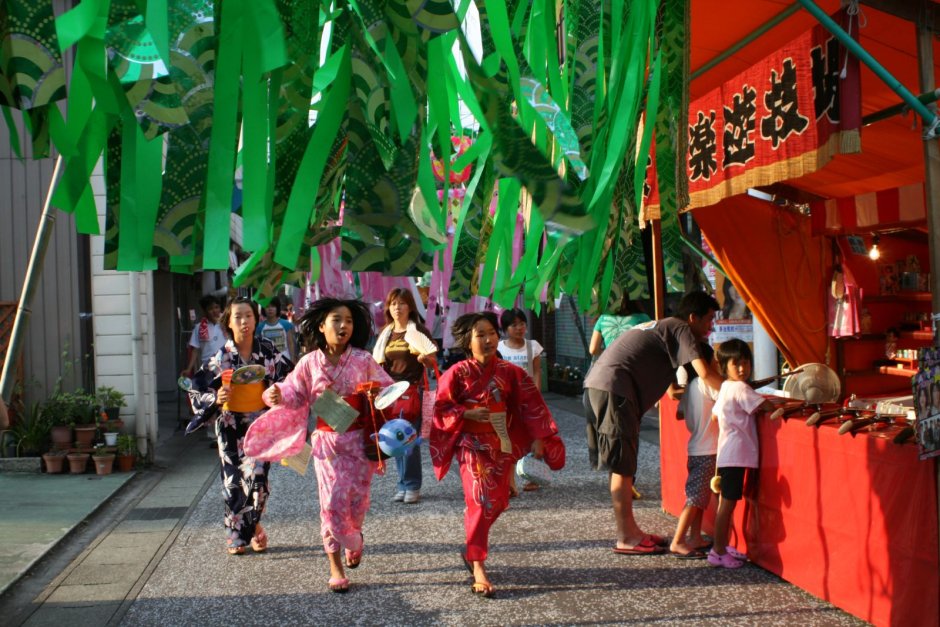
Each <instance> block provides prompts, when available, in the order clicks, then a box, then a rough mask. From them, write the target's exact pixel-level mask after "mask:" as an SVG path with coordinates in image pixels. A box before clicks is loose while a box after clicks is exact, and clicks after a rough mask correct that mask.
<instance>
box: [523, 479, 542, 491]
mask: <svg viewBox="0 0 940 627" xmlns="http://www.w3.org/2000/svg"><path fill="white" fill-rule="evenodd" d="M538 489H539V484H537V483H533V482H531V481H527V482H526V483H525V485H523V486H522V491H523V492H535V491H536V490H538Z"/></svg>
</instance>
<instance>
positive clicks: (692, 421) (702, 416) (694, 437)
mask: <svg viewBox="0 0 940 627" xmlns="http://www.w3.org/2000/svg"><path fill="white" fill-rule="evenodd" d="M679 370H681V371H682V372H685V369H684V368H679ZM717 397H718V393H717V392H715V391H714V390H713V389H711V388H710V387H709V386H708V385H707V384H706V383H705V381H703V380H702V378H701V377H696V378H695V379H694V380H693V381H692V383H690V384H689V385H688V386H687V387H686V389H685V394H683V395H682V400H681V401H679V408H680V409H681V410H682V412H683V413H684V414H685V426H686V428H687V429H688V430H689V456H693V455H714V454H715V452H716V451H717V450H718V422H717V421H715V420H712V408H713V407H714V406H715V399H716V398H717Z"/></svg>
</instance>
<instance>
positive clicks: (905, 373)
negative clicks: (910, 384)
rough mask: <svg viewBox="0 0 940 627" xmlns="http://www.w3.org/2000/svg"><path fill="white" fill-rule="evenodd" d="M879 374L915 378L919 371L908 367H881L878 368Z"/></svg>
mask: <svg viewBox="0 0 940 627" xmlns="http://www.w3.org/2000/svg"><path fill="white" fill-rule="evenodd" d="M878 372H880V373H881V374H890V375H893V376H896V377H908V378H910V377H913V376H914V375H915V374H917V370H916V369H914V368H908V367H906V366H881V367H880V368H878Z"/></svg>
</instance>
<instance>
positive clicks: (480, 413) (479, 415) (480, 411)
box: [463, 407, 490, 422]
mask: <svg viewBox="0 0 940 627" xmlns="http://www.w3.org/2000/svg"><path fill="white" fill-rule="evenodd" d="M463 417H464V419H466V420H475V421H477V422H489V421H490V410H489V409H487V408H486V407H477V408H475V409H468V410H466V411H464V413H463Z"/></svg>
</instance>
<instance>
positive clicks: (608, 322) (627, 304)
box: [588, 294, 650, 358]
mask: <svg viewBox="0 0 940 627" xmlns="http://www.w3.org/2000/svg"><path fill="white" fill-rule="evenodd" d="M649 320H650V317H649V316H647V315H646V314H645V313H643V310H642V309H641V308H640V306H639V304H637V302H636V301H634V300H630V297H629V296H627V295H626V294H624V296H623V300H622V301H620V311H618V312H617V314H616V315H614V314H601V316H600V318H598V319H597V322H596V323H595V324H594V333H592V334H591V345H590V347H589V348H588V351H589V352H590V353H591V356H592V357H594V358H597V357H599V356H600V354H601V353H602V352H604V349H605V348H606V347H608V346H610V345H611V344H612V343H613V342H614V340H616V339H617V338H618V337H620V334H621V333H623V332H624V331H627V330H629V329H632V328H633V327H635V326H636V325H638V324H641V323H643V322H649Z"/></svg>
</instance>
